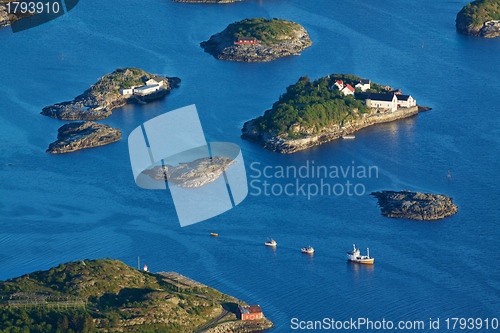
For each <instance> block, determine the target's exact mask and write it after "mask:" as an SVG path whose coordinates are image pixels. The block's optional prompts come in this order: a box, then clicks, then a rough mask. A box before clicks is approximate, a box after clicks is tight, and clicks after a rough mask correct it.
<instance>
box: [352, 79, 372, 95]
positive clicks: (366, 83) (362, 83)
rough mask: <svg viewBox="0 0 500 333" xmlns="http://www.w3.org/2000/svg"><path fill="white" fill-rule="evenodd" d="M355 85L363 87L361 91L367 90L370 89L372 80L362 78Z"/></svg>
mask: <svg viewBox="0 0 500 333" xmlns="http://www.w3.org/2000/svg"><path fill="white" fill-rule="evenodd" d="M354 87H356V88H359V89H361V91H363V92H365V91H367V90H368V89H370V80H366V79H362V80H361V81H359V82H358V83H357V84H356V85H355V86H354Z"/></svg>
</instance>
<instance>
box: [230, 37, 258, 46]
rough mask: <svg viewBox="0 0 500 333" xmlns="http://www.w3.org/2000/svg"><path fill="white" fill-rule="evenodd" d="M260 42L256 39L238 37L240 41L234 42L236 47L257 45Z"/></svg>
mask: <svg viewBox="0 0 500 333" xmlns="http://www.w3.org/2000/svg"><path fill="white" fill-rule="evenodd" d="M256 44H260V42H259V41H258V40H257V38H255V37H238V40H237V41H236V42H234V45H256Z"/></svg>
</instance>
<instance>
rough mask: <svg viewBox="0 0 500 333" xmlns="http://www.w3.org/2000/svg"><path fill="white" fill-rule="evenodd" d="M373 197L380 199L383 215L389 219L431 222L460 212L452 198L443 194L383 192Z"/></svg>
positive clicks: (374, 194)
mask: <svg viewBox="0 0 500 333" xmlns="http://www.w3.org/2000/svg"><path fill="white" fill-rule="evenodd" d="M371 195H373V196H374V197H376V198H377V199H378V204H379V206H380V210H381V212H382V215H384V216H387V217H396V218H406V219H411V220H420V221H431V220H438V219H442V218H445V217H448V216H451V215H454V214H456V213H457V212H458V207H457V206H456V205H455V204H453V200H452V198H450V197H447V196H445V195H442V194H431V193H420V192H411V191H400V192H396V191H381V192H372V193H371Z"/></svg>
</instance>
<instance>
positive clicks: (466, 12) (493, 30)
mask: <svg viewBox="0 0 500 333" xmlns="http://www.w3.org/2000/svg"><path fill="white" fill-rule="evenodd" d="M456 28H457V31H458V32H460V33H462V34H465V35H469V36H477V37H484V38H494V37H498V36H500V0H477V1H473V2H471V3H469V4H467V5H466V6H465V7H463V8H462V10H461V11H460V12H459V13H458V14H457V19H456Z"/></svg>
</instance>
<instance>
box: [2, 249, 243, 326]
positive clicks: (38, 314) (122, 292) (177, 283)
mask: <svg viewBox="0 0 500 333" xmlns="http://www.w3.org/2000/svg"><path fill="white" fill-rule="evenodd" d="M236 302H237V300H236V299H234V298H232V297H230V296H227V295H224V294H222V293H220V292H218V291H216V290H215V289H212V288H209V287H206V286H204V285H201V284H198V283H196V282H194V281H191V280H189V279H186V278H184V277H182V276H179V275H175V274H173V275H168V276H162V275H158V274H152V273H149V272H144V271H139V270H136V269H133V268H131V267H129V266H127V265H125V264H124V263H122V262H120V261H117V260H110V259H105V260H92V261H91V260H84V261H78V262H71V263H67V264H62V265H59V266H57V267H55V268H52V269H50V270H48V271H39V272H34V273H30V274H27V275H23V276H21V277H18V278H14V279H11V280H8V281H4V282H0V332H2V333H3V332H11V333H14V332H23V333H24V332H40V333H42V332H98V331H101V332H102V331H103V330H104V331H109V332H115V331H116V332H118V331H120V332H193V331H195V330H196V328H198V327H201V326H203V325H205V324H206V323H207V322H209V321H210V320H212V319H213V318H215V317H217V316H218V315H220V314H221V313H224V312H225V310H224V309H223V306H224V308H226V309H233V310H234V309H235V307H236ZM229 318H233V319H234V318H235V317H234V315H232V317H231V316H230V317H229Z"/></svg>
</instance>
